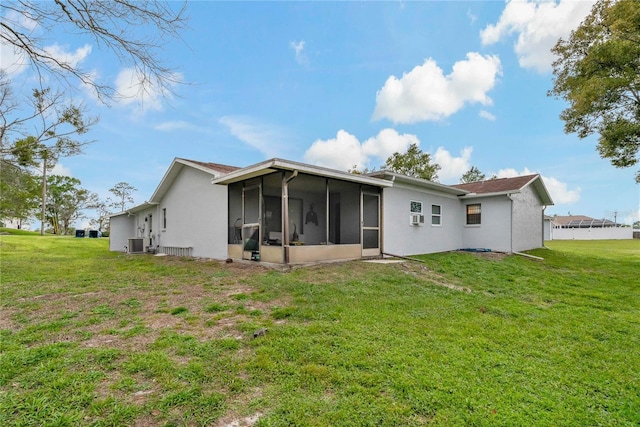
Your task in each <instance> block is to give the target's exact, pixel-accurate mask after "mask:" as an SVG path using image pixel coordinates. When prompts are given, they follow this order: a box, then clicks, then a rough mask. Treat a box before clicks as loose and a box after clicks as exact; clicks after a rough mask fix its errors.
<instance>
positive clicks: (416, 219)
mask: <svg viewBox="0 0 640 427" xmlns="http://www.w3.org/2000/svg"><path fill="white" fill-rule="evenodd" d="M409 223H410V224H411V225H422V224H424V215H420V214H411V217H410V218H409Z"/></svg>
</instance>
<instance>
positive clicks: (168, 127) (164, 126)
mask: <svg viewBox="0 0 640 427" xmlns="http://www.w3.org/2000/svg"><path fill="white" fill-rule="evenodd" d="M153 128H154V129H155V130H159V131H161V132H175V131H191V132H201V133H209V130H208V129H206V128H203V127H202V126H198V125H194V124H193V123H189V122H187V121H184V120H176V121H170V122H162V123H158V124H157V125H155V126H154V127H153Z"/></svg>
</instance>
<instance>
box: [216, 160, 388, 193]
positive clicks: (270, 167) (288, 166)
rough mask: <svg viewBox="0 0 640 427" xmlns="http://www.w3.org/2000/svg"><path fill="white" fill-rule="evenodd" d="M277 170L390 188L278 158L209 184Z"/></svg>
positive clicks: (371, 180) (368, 179) (379, 182)
mask: <svg viewBox="0 0 640 427" xmlns="http://www.w3.org/2000/svg"><path fill="white" fill-rule="evenodd" d="M279 170H285V171H294V170H297V171H298V172H302V173H306V174H310V175H317V176H323V177H325V178H334V179H339V180H342V181H351V182H357V183H360V184H366V185H373V186H377V187H390V186H391V185H392V184H391V183H389V182H387V181H384V180H381V179H378V178H372V177H369V176H366V175H356V174H350V173H348V172H342V171H338V170H334V169H328V168H323V167H321V166H313V165H307V164H304V163H297V162H291V161H287V160H282V159H278V158H275V159H270V160H266V161H264V162H261V163H257V164H255V165H252V166H248V167H246V168H243V169H239V170H237V171H235V172H231V173H229V174H227V175H224V176H222V177H219V178H214V179H212V180H211V184H223V185H227V184H233V183H235V182H239V181H244V180H246V179H251V178H254V177H257V176H262V175H266V174H269V173H272V172H276V171H279Z"/></svg>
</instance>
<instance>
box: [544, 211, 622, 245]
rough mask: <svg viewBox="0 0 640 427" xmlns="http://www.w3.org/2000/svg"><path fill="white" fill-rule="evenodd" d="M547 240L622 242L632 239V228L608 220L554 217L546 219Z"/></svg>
mask: <svg viewBox="0 0 640 427" xmlns="http://www.w3.org/2000/svg"><path fill="white" fill-rule="evenodd" d="M545 222H546V223H548V225H546V228H548V229H549V233H548V234H545V236H546V237H545V240H610V239H612V240H621V239H632V238H633V230H632V229H631V227H624V226H622V225H621V224H618V223H616V222H614V221H611V220H608V219H595V218H591V217H588V216H585V215H566V216H560V215H554V216H552V217H547V218H546V221H545Z"/></svg>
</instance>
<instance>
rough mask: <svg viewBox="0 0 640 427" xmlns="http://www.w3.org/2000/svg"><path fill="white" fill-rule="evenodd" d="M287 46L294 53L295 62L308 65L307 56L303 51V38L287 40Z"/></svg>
mask: <svg viewBox="0 0 640 427" xmlns="http://www.w3.org/2000/svg"><path fill="white" fill-rule="evenodd" d="M289 47H290V48H291V49H293V50H294V52H295V53H296V62H297V63H298V64H300V65H309V58H307V55H305V53H304V40H300V41H299V42H289Z"/></svg>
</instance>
